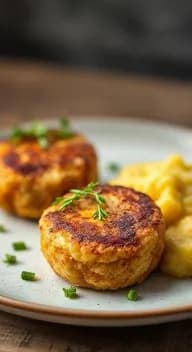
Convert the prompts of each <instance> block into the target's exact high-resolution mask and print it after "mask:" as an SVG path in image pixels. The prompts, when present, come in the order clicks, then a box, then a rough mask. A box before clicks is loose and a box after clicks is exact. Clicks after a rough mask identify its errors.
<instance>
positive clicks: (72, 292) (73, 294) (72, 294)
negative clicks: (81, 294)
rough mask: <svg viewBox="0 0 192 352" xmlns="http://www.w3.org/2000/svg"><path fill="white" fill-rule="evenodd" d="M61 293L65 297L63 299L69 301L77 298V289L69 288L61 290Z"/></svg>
mask: <svg viewBox="0 0 192 352" xmlns="http://www.w3.org/2000/svg"><path fill="white" fill-rule="evenodd" d="M63 293H64V295H65V297H67V298H70V299H74V298H77V297H78V295H77V289H76V287H74V286H70V287H68V288H65V287H64V288H63Z"/></svg>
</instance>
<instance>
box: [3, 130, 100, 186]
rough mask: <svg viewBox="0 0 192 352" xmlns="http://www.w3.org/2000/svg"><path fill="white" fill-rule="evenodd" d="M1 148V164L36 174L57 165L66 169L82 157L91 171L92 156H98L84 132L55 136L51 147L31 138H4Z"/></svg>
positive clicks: (31, 174)
mask: <svg viewBox="0 0 192 352" xmlns="http://www.w3.org/2000/svg"><path fill="white" fill-rule="evenodd" d="M0 149H2V150H1V152H0V163H1V165H2V166H3V165H4V166H5V167H8V168H9V169H11V170H13V171H14V172H16V173H17V174H21V175H23V176H33V177H35V176H36V175H39V174H41V173H43V172H44V171H45V170H47V169H49V168H50V167H52V166H53V165H54V166H58V167H61V168H62V169H63V168H66V167H68V166H70V165H71V164H73V163H75V162H77V161H78V159H79V158H80V159H81V161H83V163H84V165H85V169H86V174H88V175H89V172H90V170H91V168H92V160H93V159H94V160H95V159H96V154H95V150H94V148H93V147H92V145H91V144H90V143H89V142H87V141H86V139H85V138H83V137H82V136H80V135H74V136H73V137H72V138H70V139H66V140H54V141H52V142H51V144H50V146H49V147H48V148H47V149H41V147H40V146H39V145H38V143H37V141H35V140H33V139H31V138H29V139H23V140H22V141H20V142H17V143H14V142H13V141H11V140H3V141H1V142H0ZM84 183H86V175H85V182H84Z"/></svg>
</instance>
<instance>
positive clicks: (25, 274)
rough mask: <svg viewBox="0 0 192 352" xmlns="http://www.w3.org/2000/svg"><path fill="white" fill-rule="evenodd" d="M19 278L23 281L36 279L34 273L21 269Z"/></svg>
mask: <svg viewBox="0 0 192 352" xmlns="http://www.w3.org/2000/svg"><path fill="white" fill-rule="evenodd" d="M21 278H22V280H25V281H35V280H36V276H35V273H32V272H30V271H22V272H21Z"/></svg>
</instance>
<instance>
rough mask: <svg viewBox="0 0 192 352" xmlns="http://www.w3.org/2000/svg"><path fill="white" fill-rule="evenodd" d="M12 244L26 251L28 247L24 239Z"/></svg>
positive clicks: (18, 249) (17, 249)
mask: <svg viewBox="0 0 192 352" xmlns="http://www.w3.org/2000/svg"><path fill="white" fill-rule="evenodd" d="M12 246H13V248H14V249H15V250H16V251H24V250H25V249H27V246H26V244H25V242H22V241H19V242H13V244H12Z"/></svg>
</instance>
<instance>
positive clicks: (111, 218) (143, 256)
mask: <svg viewBox="0 0 192 352" xmlns="http://www.w3.org/2000/svg"><path fill="white" fill-rule="evenodd" d="M95 190H96V191H97V192H98V193H99V194H100V195H101V196H103V197H104V199H105V204H104V205H103V206H104V209H105V211H106V212H107V215H108V216H107V217H106V218H105V219H103V220H102V221H101V220H98V219H95V218H94V217H93V213H94V212H95V211H96V207H97V205H96V202H95V200H94V199H93V197H91V196H85V197H82V198H80V199H79V200H77V201H75V202H74V203H73V204H71V205H69V206H68V207H66V208H64V209H61V205H60V204H56V205H52V206H51V207H49V208H48V209H46V210H45V211H44V213H43V215H42V217H41V219H40V223H39V226H40V233H41V249H42V252H43V254H44V256H45V258H46V259H47V261H48V263H49V264H50V265H51V267H52V268H53V270H54V271H55V272H56V273H57V274H58V275H60V276H61V277H62V278H64V279H66V280H67V281H69V282H70V283H72V284H73V285H76V286H80V287H88V288H92V289H96V290H107V289H108V290H115V289H119V288H122V287H126V286H132V285H134V284H137V283H140V282H142V281H143V280H144V279H145V278H146V277H147V276H148V275H149V274H150V273H151V272H152V271H153V270H154V269H155V268H156V267H157V265H158V263H159V261H160V258H161V255H162V252H163V249H164V229H165V224H164V218H163V216H162V213H161V211H160V209H159V208H158V206H156V205H155V203H154V202H153V201H152V200H151V199H150V198H149V197H148V196H147V195H145V194H143V193H140V192H136V191H134V190H133V189H131V188H126V187H121V186H111V185H103V186H97V187H96V189H95ZM70 195H71V194H70V193H68V194H66V195H65V196H64V197H63V200H65V199H67V198H68V197H69V196H70Z"/></svg>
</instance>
